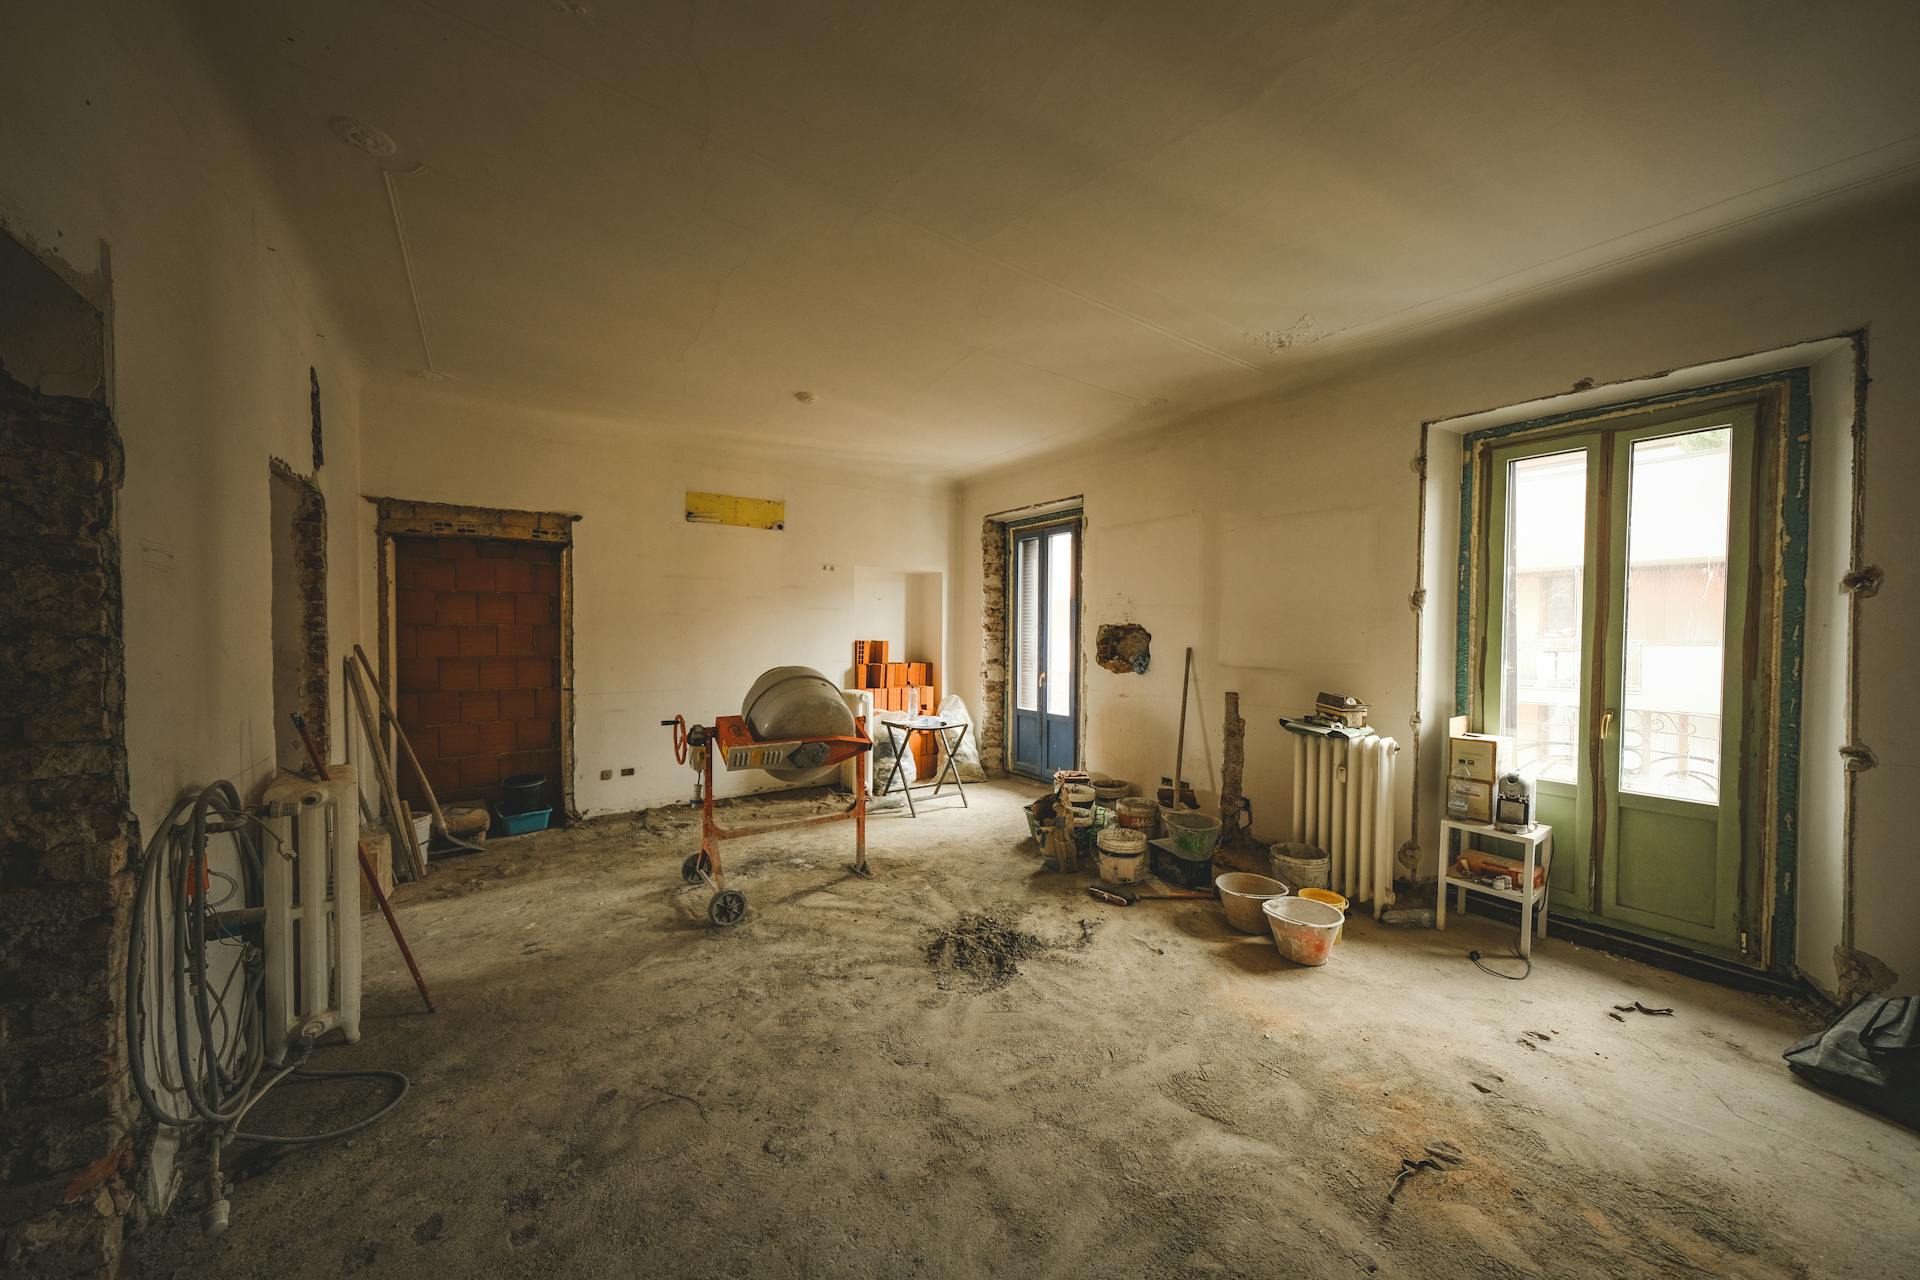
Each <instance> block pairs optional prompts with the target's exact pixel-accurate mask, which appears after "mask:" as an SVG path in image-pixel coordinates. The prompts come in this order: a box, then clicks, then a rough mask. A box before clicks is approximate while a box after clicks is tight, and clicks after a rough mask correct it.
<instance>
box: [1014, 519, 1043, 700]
mask: <svg viewBox="0 0 1920 1280" xmlns="http://www.w3.org/2000/svg"><path fill="white" fill-rule="evenodd" d="M1013 572H1014V579H1015V582H1016V583H1017V584H1018V589H1019V592H1020V594H1019V596H1018V598H1017V599H1018V604H1017V605H1016V606H1015V608H1014V611H1013V627H1014V638H1013V651H1014V682H1013V705H1014V706H1015V707H1016V708H1017V709H1018V710H1021V711H1038V710H1039V709H1040V539H1038V538H1022V539H1020V540H1019V541H1017V542H1015V543H1014V566H1013Z"/></svg>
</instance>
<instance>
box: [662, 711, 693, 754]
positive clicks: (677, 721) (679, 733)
mask: <svg viewBox="0 0 1920 1280" xmlns="http://www.w3.org/2000/svg"><path fill="white" fill-rule="evenodd" d="M660 727H661V728H662V729H671V730H673V762H674V763H675V764H685V763H686V762H687V718H686V717H685V716H675V717H674V718H673V719H671V720H662V721H661V722H660Z"/></svg>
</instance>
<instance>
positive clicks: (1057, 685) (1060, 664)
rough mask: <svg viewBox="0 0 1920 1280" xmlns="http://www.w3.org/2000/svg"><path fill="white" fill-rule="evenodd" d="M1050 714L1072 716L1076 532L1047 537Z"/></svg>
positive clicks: (1048, 708)
mask: <svg viewBox="0 0 1920 1280" xmlns="http://www.w3.org/2000/svg"><path fill="white" fill-rule="evenodd" d="M1047 714H1048V715H1050V716H1065V715H1072V714H1073V530H1071V529H1061V530H1059V531H1058V532H1055V533H1052V534H1049V535H1048V537H1047Z"/></svg>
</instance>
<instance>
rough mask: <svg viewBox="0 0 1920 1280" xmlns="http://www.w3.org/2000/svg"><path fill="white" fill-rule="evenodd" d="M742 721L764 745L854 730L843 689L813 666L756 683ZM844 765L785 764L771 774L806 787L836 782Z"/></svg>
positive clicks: (778, 671)
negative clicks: (770, 742) (829, 781)
mask: <svg viewBox="0 0 1920 1280" xmlns="http://www.w3.org/2000/svg"><path fill="white" fill-rule="evenodd" d="M740 718H741V719H742V720H745V721H746V722H747V728H748V729H749V730H750V731H751V732H752V733H753V736H754V737H755V738H757V739H760V740H761V741H775V742H777V741H779V740H781V739H783V738H833V737H846V736H850V735H851V734H852V733H853V731H854V723H853V712H852V710H851V709H849V708H848V706H847V700H846V699H845V698H844V697H842V696H841V693H840V690H839V688H838V686H836V685H835V684H834V683H833V681H831V680H829V679H827V678H826V677H825V676H823V675H821V674H820V673H819V672H818V671H815V670H814V669H813V668H812V667H775V668H774V669H773V670H771V671H769V672H767V673H766V674H765V675H763V676H761V677H760V678H759V679H758V680H755V681H754V682H753V688H751V689H749V690H747V696H746V698H745V699H744V700H743V701H742V702H741V703H740ZM839 767H840V766H839V765H837V764H829V765H823V766H820V767H817V768H811V769H808V768H790V767H784V766H783V767H781V768H777V769H768V770H767V772H768V773H769V774H771V775H773V776H774V777H776V778H779V779H780V780H781V781H783V782H792V783H799V784H805V783H809V782H820V781H823V780H825V779H827V778H830V777H832V776H833V775H834V773H835V772H836V771H837V770H838V769H839Z"/></svg>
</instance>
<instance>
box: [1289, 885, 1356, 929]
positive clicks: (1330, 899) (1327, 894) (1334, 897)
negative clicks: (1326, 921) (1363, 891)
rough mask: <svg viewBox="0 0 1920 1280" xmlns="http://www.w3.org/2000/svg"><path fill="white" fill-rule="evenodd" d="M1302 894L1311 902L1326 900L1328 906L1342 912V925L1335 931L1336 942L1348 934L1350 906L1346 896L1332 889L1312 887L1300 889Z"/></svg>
mask: <svg viewBox="0 0 1920 1280" xmlns="http://www.w3.org/2000/svg"><path fill="white" fill-rule="evenodd" d="M1300 896H1301V897H1303V898H1306V899H1307V900H1308V901H1310V902H1324V903H1326V904H1327V905H1328V906H1330V907H1332V908H1333V909H1334V910H1335V911H1338V912H1339V913H1340V921H1341V923H1340V927H1339V928H1338V929H1337V930H1335V931H1334V935H1333V940H1334V941H1335V942H1338V941H1340V939H1342V938H1344V937H1346V936H1347V925H1346V916H1347V910H1348V906H1347V900H1346V899H1345V898H1343V897H1341V896H1340V895H1339V894H1337V893H1335V892H1334V891H1333V890H1331V889H1312V888H1308V889H1302V890H1301V891H1300Z"/></svg>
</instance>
